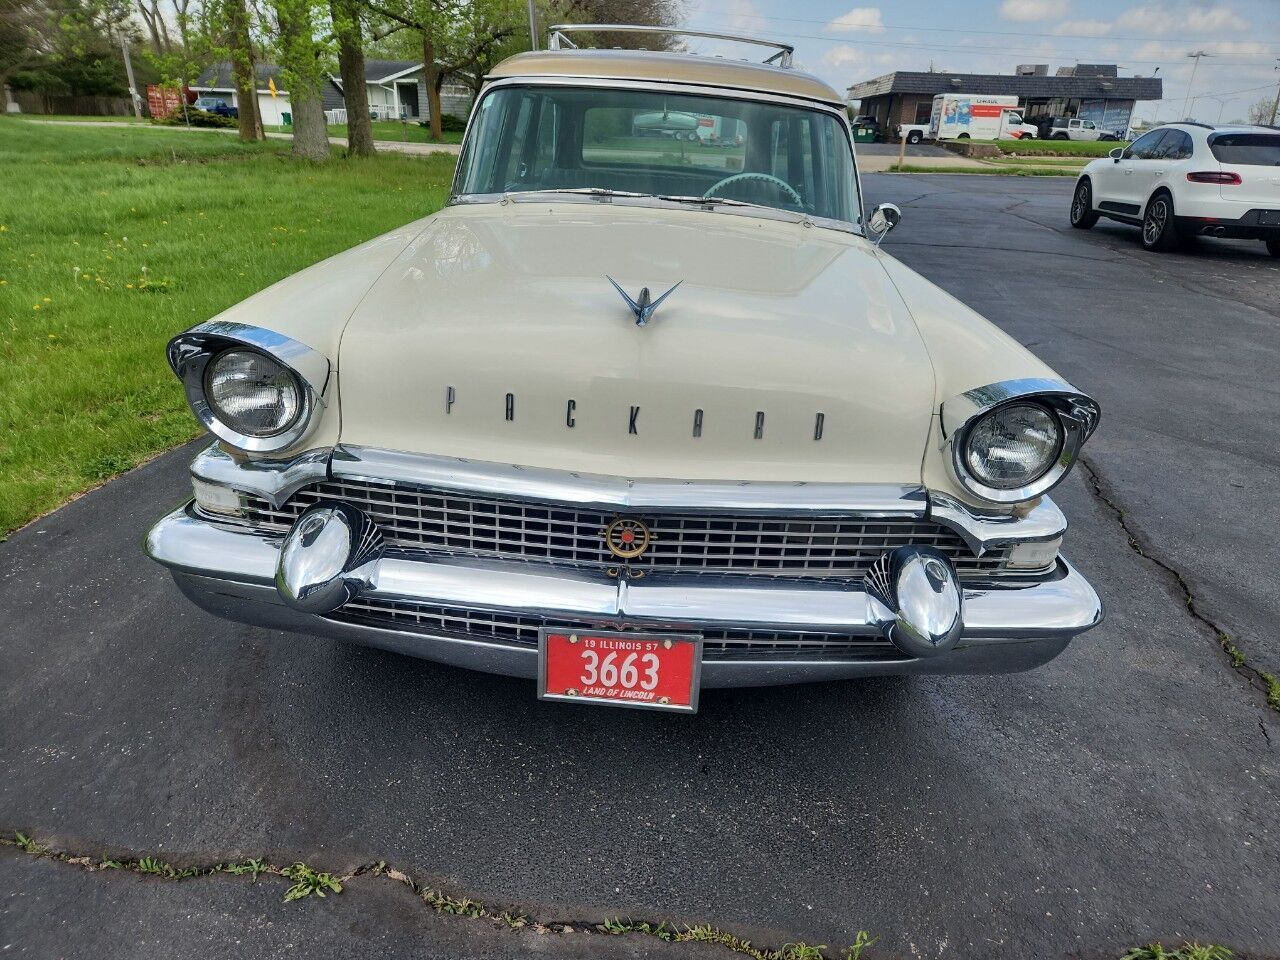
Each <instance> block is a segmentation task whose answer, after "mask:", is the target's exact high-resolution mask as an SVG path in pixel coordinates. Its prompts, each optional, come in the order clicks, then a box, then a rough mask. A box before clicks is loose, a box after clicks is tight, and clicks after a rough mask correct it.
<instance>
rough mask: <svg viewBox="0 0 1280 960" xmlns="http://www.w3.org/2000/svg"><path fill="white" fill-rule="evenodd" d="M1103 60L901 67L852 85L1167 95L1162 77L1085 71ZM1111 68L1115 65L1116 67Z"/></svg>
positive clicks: (858, 96) (886, 90) (933, 92)
mask: <svg viewBox="0 0 1280 960" xmlns="http://www.w3.org/2000/svg"><path fill="white" fill-rule="evenodd" d="M1102 66H1103V65H1101V64H1080V65H1079V66H1077V67H1076V68H1075V73H1074V75H1072V76H1058V77H1036V76H1017V75H1015V74H1008V73H926V72H923V71H920V72H917V71H907V70H898V71H895V72H893V73H886V74H885V75H884V76H882V77H876V78H875V79H874V80H864V81H862V82H861V83H855V84H853V85H852V86H850V87H849V93H848V97H849V99H850V100H865V99H867V98H868V97H880V96H884V95H886V94H891V93H915V94H927V95H929V96H937V95H938V94H940V93H980V94H994V95H1000V94H1008V95H1013V96H1019V97H1024V98H1026V97H1070V98H1084V97H1105V98H1109V99H1115V100H1159V99H1160V98H1161V97H1162V96H1164V84H1163V81H1162V80H1161V78H1160V77H1117V76H1115V75H1114V74H1110V75H1108V74H1105V73H1102V74H1099V73H1089V74H1085V73H1083V72H1082V71H1085V70H1098V69H1099V68H1100V67H1102ZM1111 69H1113V70H1114V69H1115V68H1114V67H1112V68H1111Z"/></svg>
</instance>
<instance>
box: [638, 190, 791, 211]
mask: <svg viewBox="0 0 1280 960" xmlns="http://www.w3.org/2000/svg"><path fill="white" fill-rule="evenodd" d="M658 199H659V200H670V201H671V202H672V203H696V204H698V205H699V206H706V207H714V206H718V205H720V204H723V205H724V206H726V207H758V206H760V204H758V203H747V202H746V201H745V200H730V199H729V198H728V197H682V196H679V195H672V194H661V195H659V196H658ZM765 209H769V210H772V209H773V208H772V207H767V208H765Z"/></svg>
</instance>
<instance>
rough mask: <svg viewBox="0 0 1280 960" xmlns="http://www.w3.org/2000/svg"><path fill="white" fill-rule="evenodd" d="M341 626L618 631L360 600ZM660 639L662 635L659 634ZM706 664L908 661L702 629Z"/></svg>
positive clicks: (844, 644)
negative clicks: (741, 660)
mask: <svg viewBox="0 0 1280 960" xmlns="http://www.w3.org/2000/svg"><path fill="white" fill-rule="evenodd" d="M329 619H330V620H336V621H338V622H340V623H357V624H364V625H368V626H374V627H382V628H384V629H389V630H401V631H410V632H416V633H426V634H431V635H433V636H448V637H458V638H465V639H468V640H479V641H481V642H484V641H489V642H492V643H496V644H501V645H504V646H513V647H525V648H530V649H537V646H538V631H539V630H540V629H541V628H543V627H549V628H551V629H553V630H572V631H579V632H589V631H591V630H616V629H618V625H616V624H615V625H602V624H599V623H595V624H592V623H588V622H587V621H585V620H584V621H573V620H565V619H561V618H558V617H557V618H549V617H542V616H537V615H528V614H521V613H515V612H511V611H489V610H474V609H464V608H460V607H447V606H439V605H435V604H423V603H407V602H402V601H398V600H375V599H370V598H368V597H357V598H356V599H355V600H353V601H351V602H350V603H348V604H346V605H345V606H343V607H342V609H340V610H338V611H335V612H334V613H332V614H330V615H329ZM655 632H656V633H658V634H661V631H660V630H659V631H655ZM696 632H697V633H699V634H700V635H701V636H702V656H703V659H704V660H717V659H718V660H726V659H738V658H742V657H747V658H750V659H753V660H754V659H786V660H797V659H808V660H831V659H847V660H877V661H881V660H904V659H907V657H906V655H905V654H903V653H901V652H899V651H898V649H897V648H896V647H894V646H893V645H892V644H891V643H889V642H888V641H887V640H882V639H880V638H879V637H875V636H858V637H855V636H849V635H848V634H842V633H823V632H816V631H795V632H792V631H785V630H745V629H732V628H730V629H725V628H715V629H703V630H698V631H696Z"/></svg>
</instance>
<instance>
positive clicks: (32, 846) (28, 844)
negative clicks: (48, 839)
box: [13, 833, 44, 856]
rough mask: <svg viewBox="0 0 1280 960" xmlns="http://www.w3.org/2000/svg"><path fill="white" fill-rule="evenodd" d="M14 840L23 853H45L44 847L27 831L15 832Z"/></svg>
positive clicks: (37, 854)
mask: <svg viewBox="0 0 1280 960" xmlns="http://www.w3.org/2000/svg"><path fill="white" fill-rule="evenodd" d="M13 842H14V843H15V844H16V845H17V847H18V849H19V850H21V851H22V852H23V853H30V854H34V855H36V856H39V855H40V854H42V853H44V847H42V846H40V845H39V844H38V843H36V842H35V841H34V840H32V839H31V838H30V837H28V836H27V835H26V834H25V833H14V835H13Z"/></svg>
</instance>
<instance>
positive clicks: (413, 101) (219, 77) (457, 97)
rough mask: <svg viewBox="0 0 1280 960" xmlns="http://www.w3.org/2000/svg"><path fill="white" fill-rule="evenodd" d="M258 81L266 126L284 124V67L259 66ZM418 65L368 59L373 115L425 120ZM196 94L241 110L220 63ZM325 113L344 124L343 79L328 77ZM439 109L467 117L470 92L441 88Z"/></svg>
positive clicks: (227, 71) (366, 68)
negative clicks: (271, 87)
mask: <svg viewBox="0 0 1280 960" xmlns="http://www.w3.org/2000/svg"><path fill="white" fill-rule="evenodd" d="M255 71H256V73H257V80H258V84H257V85H258V107H259V110H260V111H261V113H262V122H263V123H264V124H266V125H268V126H273V125H279V124H283V123H284V114H286V113H291V110H290V108H289V92H288V90H287V89H286V87H285V84H284V81H283V80H282V79H281V76H280V74H281V68H280V67H278V66H276V65H275V64H273V63H259V64H256V65H255ZM424 74H425V71H424V70H423V68H422V64H421V63H420V62H416V61H413V60H365V62H364V77H365V85H366V87H367V90H368V95H369V111H370V113H372V114H373V115H374V116H375V117H377V118H378V119H382V120H396V119H400V118H401V117H404V118H405V119H408V120H426V119H428V118H429V115H428V112H427V84H426V80H425V77H424ZM269 82H274V83H275V86H276V94H275V96H274V97H273V96H272V95H271V90H270V87H269V86H268V83H269ZM191 89H192V91H194V92H195V93H197V94H199V95H200V96H202V97H216V98H218V99H220V100H222V101H224V102H225V103H227V104H228V105H229V106H233V107H238V106H239V105H240V104H239V101H238V99H237V95H236V90H235V83H234V80H233V78H232V72H231V64H230V63H229V62H225V61H224V62H222V63H217V64H214V65H213V66H212V67H209V68H208V69H207V70H205V71H204V72H203V73H201V74H200V76H199V77H198V78H197V79H196V82H195V83H193V84H192V85H191ZM321 96H322V98H323V100H324V109H325V111H326V113H327V114H328V115H329V118H330V121H331V122H338V123H341V122H344V121H345V120H346V113H345V110H346V103H345V102H344V100H343V97H342V78H341V77H339V76H337V75H334V74H330V75H329V76H328V79H327V82H326V83H325V84H324V87H323V88H322V90H321ZM440 104H441V110H442V112H443V113H445V114H449V115H452V116H456V117H459V118H462V119H465V118H466V116H467V114H468V113H469V112H470V110H471V88H470V87H468V86H466V85H465V84H460V83H449V82H446V83H445V85H444V86H443V87H442V88H441V90H440Z"/></svg>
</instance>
